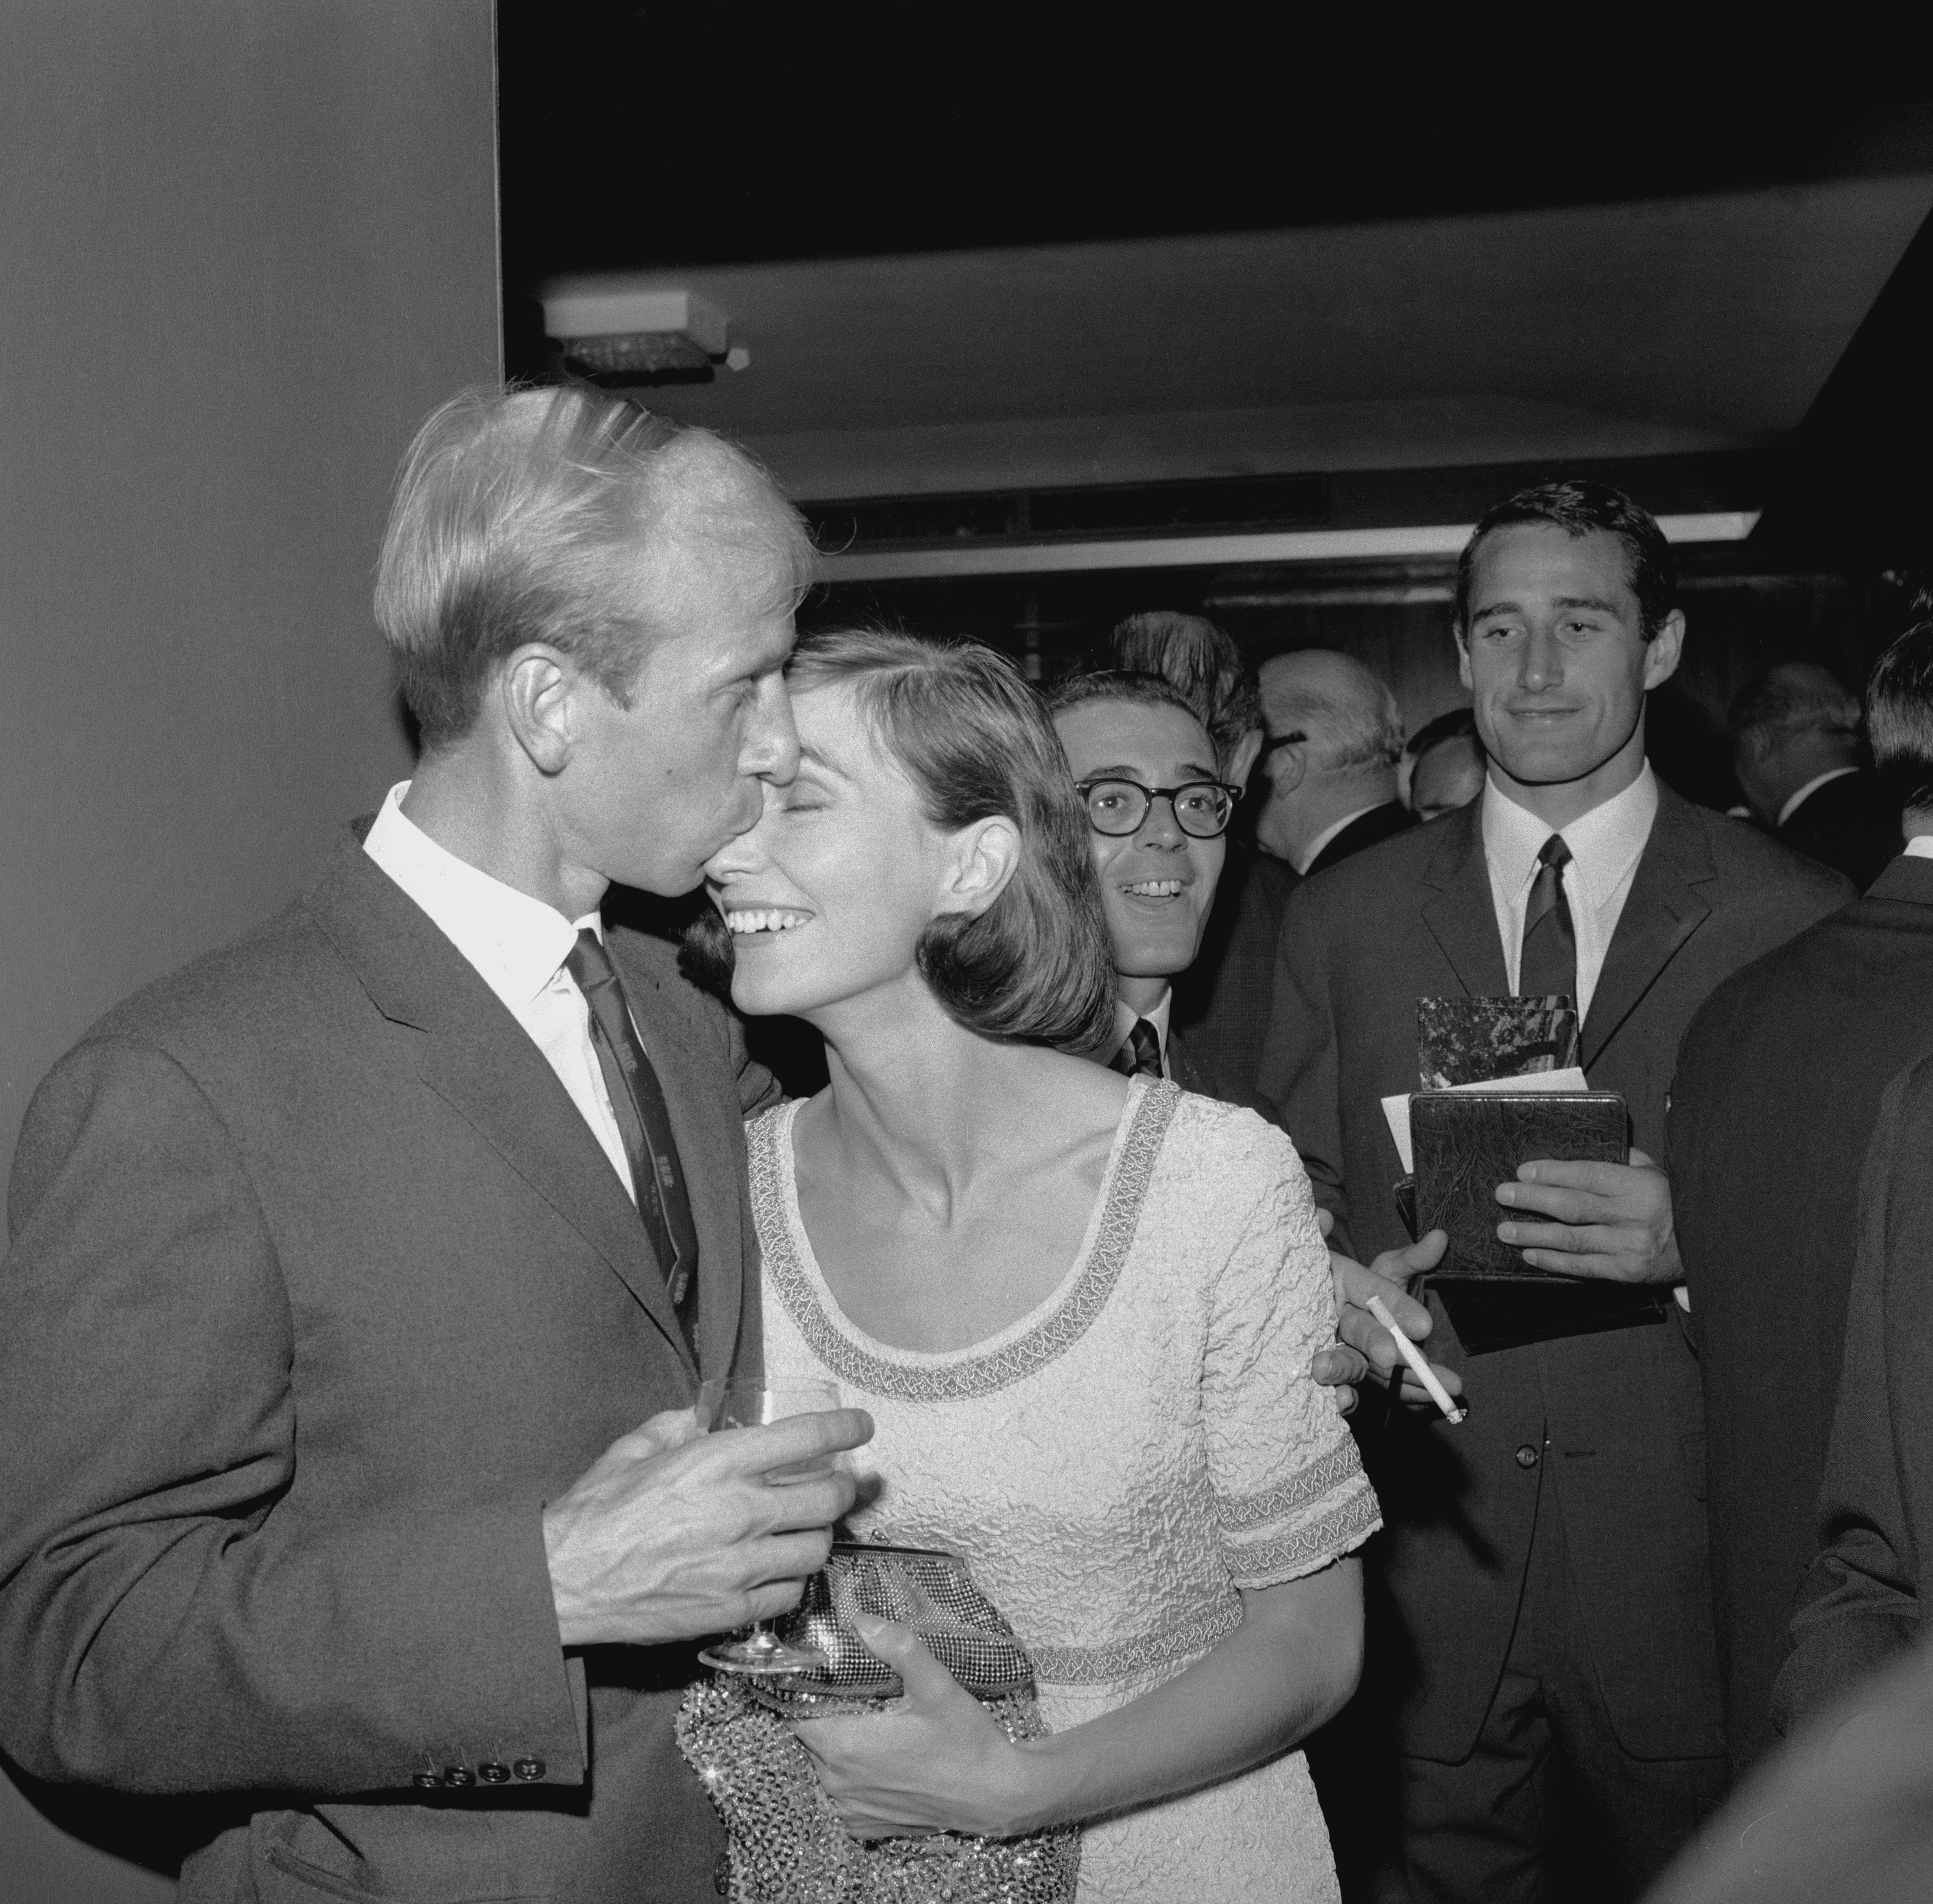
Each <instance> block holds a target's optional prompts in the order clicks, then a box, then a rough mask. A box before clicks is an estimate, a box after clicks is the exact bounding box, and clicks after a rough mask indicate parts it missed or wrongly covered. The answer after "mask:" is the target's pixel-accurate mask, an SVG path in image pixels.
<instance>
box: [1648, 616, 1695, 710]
mask: <svg viewBox="0 0 1933 1904" xmlns="http://www.w3.org/2000/svg"><path fill="white" fill-rule="evenodd" d="M1684 652H1685V616H1684V612H1683V611H1682V609H1678V608H1673V610H1672V611H1671V612H1670V614H1668V615H1667V616H1666V617H1664V620H1663V621H1661V622H1660V623H1658V632H1657V633H1656V634H1655V635H1653V636H1652V638H1651V639H1650V640H1649V641H1647V642H1646V644H1644V691H1645V692H1646V693H1647V694H1649V692H1651V690H1652V689H1653V688H1655V687H1662V686H1664V683H1666V682H1667V681H1668V680H1670V678H1671V677H1672V676H1673V675H1674V674H1676V673H1677V672H1678V660H1679V656H1681V655H1682V653H1684Z"/></svg>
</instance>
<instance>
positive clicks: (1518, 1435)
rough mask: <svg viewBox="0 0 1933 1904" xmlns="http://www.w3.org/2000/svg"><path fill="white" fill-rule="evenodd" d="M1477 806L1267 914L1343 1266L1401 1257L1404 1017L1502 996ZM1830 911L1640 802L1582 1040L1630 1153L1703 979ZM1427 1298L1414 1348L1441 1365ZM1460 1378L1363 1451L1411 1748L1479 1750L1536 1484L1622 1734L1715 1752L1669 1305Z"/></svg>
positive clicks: (1791, 860) (1300, 1112)
mask: <svg viewBox="0 0 1933 1904" xmlns="http://www.w3.org/2000/svg"><path fill="white" fill-rule="evenodd" d="M1481 812H1482V806H1481V802H1478V803H1474V804H1472V805H1471V806H1466V807H1464V808H1463V809H1461V810H1460V812H1454V813H1450V814H1446V815H1444V817H1443V818H1441V819H1440V820H1438V821H1435V822H1434V823H1433V824H1431V825H1429V826H1427V827H1420V828H1418V829H1417V830H1414V831H1411V832H1407V833H1402V834H1401V835H1399V836H1397V837H1396V838H1394V839H1390V840H1387V841H1386V842H1384V844H1383V845H1380V846H1378V847H1375V848H1372V850H1370V851H1368V852H1366V853H1363V854H1358V855H1357V857H1355V858H1354V859H1352V860H1350V861H1348V863H1347V864H1345V865H1343V866H1339V867H1336V869H1334V870H1333V871H1331V872H1326V873H1324V874H1323V875H1321V877H1320V878H1312V879H1309V880H1307V881H1304V883H1303V884H1302V885H1301V886H1300V887H1298V888H1297V890H1296V891H1295V893H1294V895H1293V896H1292V897H1291V899H1290V900H1289V902H1288V907H1287V908H1286V910H1285V912H1284V914H1283V915H1282V947H1281V957H1280V961H1279V966H1278V969H1277V976H1276V1006H1275V1011H1274V1014H1273V1017H1272V1018H1271V1020H1270V1029H1269V1041H1268V1047H1267V1053H1266V1055H1265V1056H1264V1062H1263V1071H1262V1089H1263V1090H1264V1092H1267V1093H1268V1094H1270V1095H1272V1096H1273V1097H1274V1098H1275V1099H1276V1102H1277V1103H1278V1104H1279V1106H1280V1107H1281V1108H1282V1112H1283V1113H1284V1116H1285V1120H1286V1123H1287V1128H1288V1133H1289V1135H1290V1137H1291V1138H1292V1139H1293V1140H1294V1143H1295V1145H1296V1147H1297V1149H1298V1150H1299V1151H1300V1152H1301V1155H1302V1158H1303V1163H1304V1164H1306V1166H1307V1167H1308V1170H1309V1176H1310V1178H1311V1179H1312V1182H1313V1184H1314V1186H1315V1194H1316V1197H1317V1199H1318V1201H1320V1202H1321V1203H1324V1204H1325V1205H1326V1206H1328V1207H1329V1208H1330V1209H1333V1211H1334V1212H1336V1242H1337V1244H1338V1245H1339V1247H1342V1248H1347V1249H1348V1250H1349V1251H1351V1254H1354V1255H1355V1256H1356V1257H1359V1258H1360V1259H1361V1260H1363V1261H1364V1262H1367V1261H1369V1260H1372V1258H1373V1257H1375V1256H1376V1255H1377V1254H1378V1253H1379V1252H1380V1251H1384V1250H1386V1249H1390V1248H1396V1247H1397V1246H1399V1245H1401V1244H1402V1243H1405V1242H1408V1236H1407V1235H1406V1233H1405V1231H1404V1230H1403V1229H1402V1224H1401V1221H1400V1220H1399V1218H1398V1217H1397V1215H1396V1210H1395V1209H1394V1207H1393V1204H1392V1202H1391V1200H1390V1185H1391V1184H1393V1182H1395V1181H1396V1178H1397V1176H1399V1174H1400V1172H1401V1164H1400V1163H1399V1160H1398V1158H1397V1155H1396V1146H1395V1144H1394V1142H1393V1140H1392V1139H1391V1138H1390V1134H1389V1129H1388V1126H1387V1124H1386V1122H1384V1117H1383V1114H1382V1110H1381V1104H1380V1100H1381V1098H1384V1097H1385V1096H1387V1095H1391V1094H1393V1093H1395V1092H1402V1091H1414V1089H1416V1088H1417V1037H1416V1001H1417V999H1419V998H1421V997H1426V996H1457V995H1463V994H1467V995H1470V996H1490V995H1495V994H1499V993H1502V992H1503V991H1504V990H1505V966H1504V955H1503V948H1502V945H1501V944H1500V943H1499V939H1498V935H1497V924H1496V911H1495V908H1494V906H1493V902H1492V899H1491V896H1490V875H1489V872H1488V869H1487V866H1486V865H1485V863H1484V851H1483V835H1482V832H1481ZM1850 896H1851V894H1850V890H1849V889H1848V888H1847V887H1846V886H1845V884H1844V881H1841V879H1839V878H1838V877H1837V875H1835V874H1832V873H1829V872H1826V871H1825V870H1823V869H1822V868H1820V867H1817V866H1813V865H1812V864H1811V863H1810V862H1809V861H1807V860H1801V859H1799V858H1798V857H1796V855H1794V854H1790V853H1787V851H1785V850H1784V848H1782V847H1780V846H1778V845H1775V844H1774V843H1773V842H1771V841H1769V840H1767V839H1765V838H1764V837H1763V835H1761V834H1759V833H1754V831H1752V830H1751V829H1750V828H1749V827H1744V826H1742V825H1740V824H1739V823H1738V822H1737V821H1733V820H1728V819H1726V818H1724V817H1723V816H1722V815H1718V814H1716V813H1713V812H1708V811H1707V810H1706V809H1703V808H1702V807H1696V806H1691V805H1690V804H1689V803H1687V802H1686V801H1685V800H1682V799H1680V798H1679V797H1678V796H1677V795H1676V794H1673V792H1672V791H1670V789H1669V788H1666V787H1664V786H1662V785H1661V786H1660V788H1659V789H1658V818H1657V820H1656V822H1655V824H1654V825H1653V827H1652V834H1651V838H1650V839H1649V842H1648V843H1647V844H1646V848H1645V850H1644V853H1643V857H1642V858H1641V859H1640V861H1639V863H1638V868H1637V873H1636V875H1635V876H1634V879H1633V881H1632V885H1631V895H1630V897H1629V898H1628V899H1627V900H1626V902H1625V908H1624V911H1623V914H1622V917H1620V918H1619V921H1618V928H1617V931H1616V934H1615V935H1614V936H1613V940H1612V943H1611V947H1610V953H1609V955H1608V957H1607V958H1606V960H1605V962H1604V971H1603V973H1602V975H1601V977H1600V978H1599V980H1598V989H1597V991H1596V993H1595V996H1594V997H1593V998H1592V1003H1591V1012H1590V1016H1589V1019H1588V1020H1587V1021H1586V1024H1585V1026H1584V1031H1583V1059H1584V1063H1585V1065H1586V1068H1587V1070H1588V1071H1589V1076H1590V1078H1591V1081H1592V1083H1593V1084H1594V1085H1595V1086H1598V1087H1599V1088H1601V1089H1607V1090H1613V1091H1621V1092H1623V1093H1624V1094H1625V1098H1626V1101H1627V1102H1628V1105H1629V1107H1630V1110H1631V1121H1632V1125H1633V1141H1634V1143H1636V1144H1637V1146H1639V1147H1640V1149H1643V1150H1645V1151H1646V1152H1649V1153H1650V1154H1651V1155H1652V1156H1653V1157H1656V1156H1658V1155H1661V1152H1662V1148H1663V1140H1664V1101H1665V1091H1666V1087H1667V1085H1668V1084H1669V1083H1670V1077H1671V1070H1672V1064H1673V1059H1674V1058H1675V1056H1676V1053H1677V1050H1678V1042H1679V1037H1680V1035H1682V1032H1683V1030H1684V1028H1685V1023H1686V1022H1687V1020H1688V1019H1689V1018H1690V1017H1691V1014H1692V1013H1693V1011H1695V1010H1696V1009H1697V1007H1698V1005H1700V1004H1701V1003H1702V1002H1703V1000H1704V999H1705V998H1706V996H1707V995H1708V994H1709V993H1710V991H1711V990H1712V987H1714V986H1715V985H1716V984H1718V981H1720V980H1721V979H1722V978H1725V977H1727V975H1729V974H1730V973H1731V972H1734V971H1736V969H1738V967H1739V966H1742V965H1743V964H1745V963H1746V962H1747V961H1748V960H1751V959H1754V958H1756V957H1758V956H1760V954H1763V953H1764V952H1766V951H1769V950H1770V949H1771V948H1772V947H1773V946H1775V945H1776V944H1780V943H1781V942H1782V941H1784V940H1785V939H1787V938H1790V937H1791V936H1792V935H1793V933H1794V932H1798V931H1800V930H1802V929H1803V928H1804V927H1805V926H1808V925H1810V924H1811V923H1812V922H1813V921H1814V920H1816V919H1817V918H1819V917H1821V916H1822V915H1823V914H1826V913H1827V912H1829V911H1832V910H1834V909H1835V908H1837V907H1838V906H1839V905H1842V904H1843V903H1844V902H1845V900H1846V899H1848V898H1850ZM1429 1306H1430V1308H1431V1311H1432V1314H1433V1316H1434V1317H1435V1335H1433V1336H1432V1338H1431V1350H1430V1353H1431V1354H1432V1356H1435V1358H1436V1359H1438V1360H1439V1361H1444V1362H1448V1363H1450V1364H1451V1365H1453V1366H1461V1365H1463V1363H1464V1362H1465V1356H1464V1354H1463V1349H1462V1347H1461V1345H1460V1344H1459V1343H1458V1342H1457V1338H1456V1335H1455V1332H1454V1329H1451V1326H1450V1323H1449V1320H1448V1318H1447V1316H1446V1315H1445V1314H1444V1312H1443V1310H1442V1308H1441V1304H1440V1302H1438V1299H1436V1298H1435V1296H1433V1295H1432V1296H1430V1297H1429ZM1466 1380H1467V1383H1468V1385H1469V1389H1470V1392H1471V1395H1472V1402H1473V1406H1472V1410H1471V1413H1470V1416H1469V1419H1468V1420H1467V1421H1466V1422H1464V1423H1463V1425H1462V1426H1461V1427H1460V1428H1449V1427H1447V1425H1445V1424H1444V1423H1443V1422H1441V1421H1440V1420H1439V1419H1436V1418H1435V1417H1434V1416H1432V1417H1431V1418H1430V1419H1429V1420H1427V1421H1426V1420H1423V1419H1421V1418H1420V1417H1417V1416H1411V1415H1410V1414H1408V1413H1407V1412H1404V1413H1392V1415H1391V1416H1390V1419H1389V1421H1388V1422H1387V1425H1386V1427H1385V1428H1384V1430H1383V1431H1382V1432H1381V1434H1379V1435H1377V1436H1375V1437H1372V1438H1371V1439H1372V1443H1373V1445H1372V1446H1369V1447H1367V1448H1366V1451H1365V1452H1366V1455H1368V1457H1369V1460H1370V1461H1371V1463H1372V1476H1373V1478H1374V1479H1375V1483H1376V1487H1377V1491H1378V1493H1379V1494H1381V1497H1382V1503H1383V1513H1384V1519H1385V1521H1386V1523H1387V1527H1388V1530H1389V1531H1388V1536H1387V1551H1386V1556H1385V1559H1386V1575H1387V1580H1388V1581H1389V1584H1390V1587H1391V1588H1392V1589H1393V1592H1394V1594H1395V1596H1396V1601H1397V1602H1398V1605H1399V1608H1400V1610H1401V1613H1402V1619H1403V1622H1404V1624H1405V1626H1406V1627H1407V1629H1408V1635H1409V1639H1410V1641H1411V1645H1412V1646H1413V1647H1414V1653H1415V1659H1414V1676H1413V1678H1412V1680H1411V1686H1410V1691H1409V1696H1408V1701H1407V1704H1406V1706H1405V1714H1404V1719H1403V1730H1404V1734H1405V1743H1406V1746H1407V1749H1409V1750H1410V1751H1411V1752H1416V1753H1417V1754H1419V1755H1421V1756H1423V1757H1426V1758H1438V1759H1443V1760H1450V1761H1454V1760H1457V1759H1460V1758H1463V1756H1464V1755H1466V1753H1468V1752H1469V1750H1470V1749H1471V1748H1472V1746H1473V1745H1474V1744H1475V1740H1476V1737H1477V1734H1478V1729H1479V1728H1480V1727H1481V1725H1482V1722H1483V1718H1484V1713H1485V1711H1486V1710H1487V1707H1488V1706H1489V1703H1490V1695H1491V1693H1492V1692H1493V1689H1495V1687H1496V1683H1497V1677H1498V1674H1499V1672H1500V1671H1501V1670H1502V1665H1503V1662H1504V1659H1505V1653H1506V1652H1507V1650H1508V1645H1509V1641H1510V1636H1511V1630H1512V1627H1513V1625H1514V1621H1515V1618H1516V1613H1517V1598H1518V1592H1519V1588H1520V1584H1521V1582H1522V1579H1523V1570H1524V1567H1525V1565H1526V1561H1527V1560H1528V1558H1529V1548H1530V1537H1531V1530H1532V1521H1533V1517H1534V1515H1535V1512H1537V1509H1538V1488H1539V1483H1540V1475H1541V1471H1542V1470H1543V1469H1544V1467H1548V1468H1549V1470H1550V1472H1549V1473H1548V1475H1547V1476H1544V1477H1543V1485H1546V1486H1547V1487H1550V1488H1554V1490H1555V1495H1556V1501H1557V1503H1559V1506H1560V1507H1561V1511H1562V1515H1563V1525H1564V1530H1565V1539H1566V1541H1567V1542H1568V1545H1569V1551H1570V1555H1571V1564H1572V1567H1573V1569H1574V1573H1575V1576H1576V1578H1577V1590H1578V1596H1579V1599H1580V1603H1581V1605H1582V1608H1583V1616H1584V1619H1585V1620H1586V1625H1587V1627H1588V1629H1589V1634H1590V1635H1591V1639H1592V1656H1593V1659H1594V1661H1595V1664H1596V1665H1597V1667H1598V1671H1599V1673H1600V1675H1601V1680H1602V1683H1603V1691H1604V1701H1605V1704H1606V1706H1607V1708H1608V1710H1609V1712H1610V1717H1611V1722H1612V1724H1613V1727H1614V1728H1615V1730H1616V1736H1617V1738H1618V1740H1619V1743H1620V1744H1621V1745H1622V1746H1623V1747H1624V1748H1625V1750H1626V1751H1628V1752H1631V1753H1633V1754H1634V1755H1637V1756H1639V1757H1641V1758H1685V1757H1692V1756H1697V1755H1704V1754H1711V1753H1716V1752H1719V1751H1721V1750H1722V1749H1723V1741H1722V1740H1721V1737H1720V1736H1719V1732H1718V1683H1717V1667H1716V1663H1715V1659H1714V1656H1713V1647H1712V1632H1711V1615H1710V1598H1709V1595H1710V1587H1709V1575H1708V1572H1707V1569H1706V1554H1705V1523H1704V1512H1703V1505H1702V1497H1703V1492H1704V1484H1703V1461H1704V1439H1705V1437H1704V1422H1703V1408H1702V1404H1701V1401H1700V1394H1699V1389H1698V1374H1697V1364H1696V1362H1694V1359H1693V1356H1692V1351H1691V1344H1690V1341H1689V1340H1688V1337H1687V1335H1686V1332H1685V1329H1684V1327H1683V1326H1682V1323H1681V1320H1680V1317H1679V1311H1678V1310H1677V1308H1676V1305H1673V1306H1672V1307H1671V1308H1670V1310H1669V1311H1668V1312H1667V1314H1666V1316H1665V1319H1664V1320H1662V1321H1661V1322H1660V1323H1655V1324H1646V1325H1644V1326H1638V1327H1634V1328H1629V1329H1619V1330H1616V1331H1614V1332H1610V1333H1607V1334H1603V1335H1585V1336H1577V1337H1572V1338H1567V1339H1564V1340H1561V1341H1553V1342H1547V1343H1544V1344H1538V1345H1536V1346H1534V1347H1526V1348H1520V1349H1507V1350H1499V1351H1497V1352H1496V1353H1493V1354H1489V1355H1486V1356H1482V1357H1481V1358H1478V1359H1474V1360H1472V1361H1471V1362H1470V1363H1469V1367H1468V1368H1467V1370H1466ZM1546 1434H1548V1436H1549V1447H1548V1449H1547V1450H1546V1449H1544V1441H1545V1437H1546ZM1520 1450H1521V1451H1524V1452H1525V1453H1526V1455H1527V1457H1528V1464H1527V1465H1526V1464H1520V1461H1519V1459H1518V1455H1519V1452H1520ZM1540 1451H1541V1452H1540Z"/></svg>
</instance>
